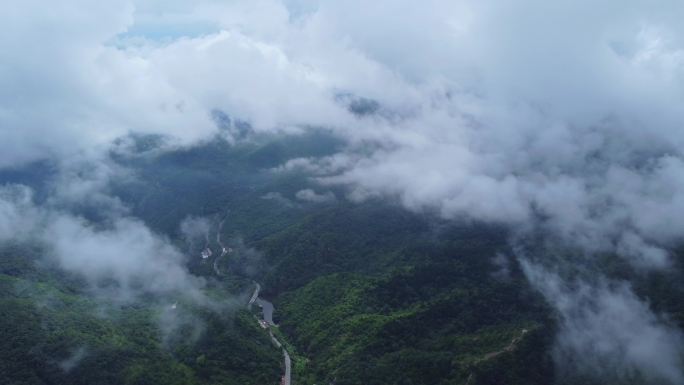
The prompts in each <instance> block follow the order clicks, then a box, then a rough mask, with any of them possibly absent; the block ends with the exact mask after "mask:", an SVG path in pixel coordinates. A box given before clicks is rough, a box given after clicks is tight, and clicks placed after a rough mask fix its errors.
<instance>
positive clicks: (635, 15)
mask: <svg viewBox="0 0 684 385" xmlns="http://www.w3.org/2000/svg"><path fill="white" fill-rule="evenodd" d="M682 18H684V3H682V2H681V1H678V0H662V1H658V2H649V1H638V0H627V1H614V0H610V1H603V2H601V3H600V4H598V3H596V2H589V1H586V0H579V1H576V0H573V1H571V0H567V1H565V0H564V1H556V2H547V1H542V0H523V1H515V2H513V1H499V2H489V1H469V0H462V1H445V0H428V1H421V2H416V1H408V0H398V1H397V0H393V1H390V0H378V1H373V2H370V3H369V2H367V1H360V0H351V1H334V2H333V1H319V0H282V1H279V0H251V1H231V2H219V1H210V0H206V1H199V2H193V3H192V4H189V3H186V2H180V1H172V2H167V1H158V0H146V1H114V0H106V1H101V2H98V3H97V4H96V5H93V4H89V3H88V2H86V1H82V0H68V1H64V2H62V3H61V7H60V8H59V9H58V10H54V9H48V8H46V7H44V6H43V4H38V3H37V2H36V1H35V0H30V1H22V2H19V1H5V2H3V3H2V5H0V150H1V151H0V167H12V166H16V165H19V164H23V163H25V162H28V161H32V160H36V159H40V158H44V157H49V158H52V159H57V160H59V162H60V164H65V165H68V164H70V163H71V162H73V161H74V160H73V159H76V161H79V162H80V161H81V160H82V159H102V157H101V154H103V153H104V152H105V151H107V150H108V148H109V146H110V145H111V142H112V141H113V140H114V139H115V138H118V137H120V136H122V135H126V134H127V133H130V132H135V133H154V134H162V135H167V136H169V137H171V138H174V141H173V142H172V143H175V144H177V145H189V144H193V143H196V142H198V141H202V140H205V139H207V138H209V137H211V136H212V135H214V134H215V133H216V132H215V128H214V125H213V123H212V121H211V119H210V112H211V111H214V110H216V109H219V110H222V111H226V112H227V113H229V114H230V115H231V116H236V117H239V118H240V119H243V120H245V121H248V122H250V124H251V125H252V127H253V128H254V130H255V131H257V132H268V131H285V132H292V133H296V132H300V131H301V130H304V129H306V127H311V126H314V127H316V126H318V127H324V128H327V129H329V130H331V131H332V132H333V133H335V135H337V136H339V137H340V138H342V139H343V140H346V141H347V143H348V147H347V150H346V151H344V152H342V153H339V154H336V155H334V156H331V157H328V158H324V159H296V160H292V161H290V162H288V164H286V165H283V167H284V168H303V169H305V170H307V171H309V172H311V173H313V174H314V175H315V176H316V177H317V178H318V180H319V181H320V182H321V184H323V185H343V186H347V187H348V191H349V193H348V198H349V199H352V200H363V199H367V198H369V197H373V196H390V197H394V198H396V199H398V200H399V201H400V202H401V203H402V204H403V205H404V206H405V207H407V208H408V209H410V210H415V211H430V212H435V213H436V214H438V215H440V216H442V217H445V218H450V219H462V218H466V219H475V220H483V221H492V222H500V223H505V224H510V225H513V226H515V228H517V229H521V231H523V232H534V231H537V230H540V231H542V232H544V233H549V234H553V236H554V237H556V239H559V240H561V241H562V242H564V243H565V246H569V247H571V248H577V249H580V250H582V252H585V253H586V252H588V253H594V252H611V253H617V254H619V255H620V256H622V257H624V258H625V259H626V260H627V261H629V262H630V263H631V264H632V265H633V266H635V267H637V268H646V269H662V268H667V267H668V266H669V265H670V255H669V254H670V250H672V248H673V247H674V246H675V245H677V244H679V243H680V242H681V241H682V234H684V220H682V217H681V215H678V213H680V212H682V211H683V210H684V187H683V186H684V153H682V149H683V148H684V130H682V125H683V124H684V108H682V107H681V106H682V102H684V100H683V99H684V27H682V23H681V22H680V20H681V19H682ZM67 168H68V167H67ZM118 173H119V171H118V170H114V169H108V168H106V167H105V168H99V167H96V168H94V169H93V170H92V172H91V173H90V175H91V178H90V179H91V181H92V183H90V184H85V185H84V186H86V187H88V186H90V187H91V188H93V189H95V190H97V191H103V190H104V193H102V194H100V195H99V196H95V198H96V200H99V203H100V204H105V205H107V207H110V208H111V209H110V211H111V212H113V213H117V214H116V215H117V216H119V217H123V216H125V214H122V208H121V207H118V208H117V203H116V200H115V199H114V200H112V199H109V198H108V195H107V194H106V187H105V186H106V183H104V184H98V183H100V182H97V181H98V180H106V179H107V177H108V175H112V174H118ZM62 175H64V178H66V179H68V178H69V174H68V172H63V173H62ZM67 185H70V186H72V187H71V188H73V189H74V190H68V189H63V190H61V191H59V192H58V194H61V196H62V197H61V198H59V201H61V202H64V201H65V198H64V197H65V196H67V197H68V196H84V197H85V196H88V197H90V196H93V195H91V194H86V192H87V191H89V190H88V189H87V188H84V189H81V188H79V187H75V186H78V185H76V184H73V183H67ZM2 194H5V195H3V199H5V198H6V196H7V194H9V195H12V196H13V197H14V198H12V199H14V200H13V202H14V203H13V204H7V202H6V201H7V199H5V202H3V201H1V200H0V212H2V213H3V214H5V216H6V217H7V218H15V221H14V222H12V223H16V225H17V226H20V227H21V226H24V218H23V217H22V215H25V214H24V213H27V214H26V215H33V214H31V213H33V212H38V211H40V210H41V209H40V208H37V207H34V206H32V205H31V204H30V203H26V202H30V199H28V198H26V194H23V195H22V194H21V193H18V192H17V190H16V188H13V189H11V190H7V191H4V192H3V193H2ZM298 198H299V199H304V200H321V198H324V197H321V196H320V195H318V194H316V193H312V192H309V191H307V190H304V191H302V192H300V194H298ZM55 199H57V198H55ZM325 199H327V198H325ZM67 200H68V199H67ZM93 204H95V203H93ZM65 205H67V206H68V205H69V204H68V203H65ZM21 210H23V211H21ZM123 211H125V210H123ZM17 213H19V214H17ZM122 221H123V222H121V223H116V222H115V223H113V224H112V226H113V227H112V229H113V230H108V231H105V232H97V231H95V230H92V229H90V230H89V229H88V228H87V226H85V228H84V229H82V228H83V227H84V226H83V223H80V222H79V220H78V219H77V218H72V219H70V220H69V221H67V224H68V225H69V226H65V227H66V228H69V227H71V228H72V229H73V231H72V233H69V234H65V235H66V236H67V237H68V236H73V235H75V234H81V233H84V232H85V233H86V234H87V235H89V236H93V237H94V239H95V240H97V242H98V243H104V244H107V243H116V242H117V241H118V240H121V239H122V240H129V238H127V237H128V235H127V234H128V229H130V228H131V227H132V228H136V226H139V224H136V223H137V222H135V220H132V221H129V220H123V219H122ZM3 226H4V227H3ZM112 231H113V232H114V233H112ZM8 232H9V230H8V226H7V225H3V222H1V221H0V237H3V236H5V235H3V234H6V233H8ZM143 244H146V245H148V246H147V247H148V248H149V249H150V250H147V251H151V249H154V248H157V247H159V246H160V245H159V244H158V243H157V241H155V240H154V237H153V236H152V235H150V238H149V239H147V240H145V242H143ZM86 246H87V245H85V246H83V247H86ZM64 250H65V252H67V253H68V252H70V250H67V249H64ZM79 250H80V249H79ZM79 250H75V251H79ZM71 251H74V250H71ZM147 251H143V253H144V254H147ZM153 265H154V263H153ZM153 270H154V269H153ZM542 275H543V274H542ZM529 276H530V278H531V279H532V280H536V281H538V282H536V284H538V286H539V287H540V288H544V284H543V282H544V279H542V277H541V275H540V274H529ZM596 290H599V291H600V292H601V293H604V292H606V291H605V290H603V289H602V288H596ZM558 293H559V295H558V296H554V297H553V298H550V302H552V303H554V304H557V305H559V304H560V303H561V302H559V301H557V300H555V298H556V297H558V298H561V297H562V298H567V300H568V301H573V302H577V303H580V304H581V303H583V301H582V298H576V297H573V296H572V295H570V293H565V292H564V291H559V292H558ZM606 293H608V294H606V295H605V296H604V297H601V295H599V297H600V298H608V299H609V300H607V302H609V303H611V304H616V303H620V302H622V303H629V306H626V307H624V309H626V311H628V312H630V314H634V316H635V317H638V319H641V320H648V317H649V315H648V308H647V307H644V306H642V305H641V304H640V303H639V300H638V299H636V298H635V297H631V294H629V293H628V292H625V291H624V290H622V291H620V290H618V291H614V292H606ZM623 300H624V301H623ZM559 312H560V313H561V314H562V315H563V314H565V313H564V310H563V308H562V307H561V306H560V305H559ZM572 314H579V316H580V317H579V318H578V320H577V322H579V324H581V322H582V320H586V319H589V318H592V317H593V318H601V317H603V315H601V314H596V315H595V316H594V315H591V313H586V314H584V313H582V312H581V311H579V312H572ZM573 322H574V321H573ZM573 322H566V324H565V325H566V326H567V327H568V330H572V327H573V325H576V324H577V323H573ZM644 322H646V321H644ZM642 323H643V322H642ZM646 324H648V325H650V326H649V327H650V328H651V329H653V328H655V329H658V328H660V327H661V326H659V324H658V323H654V322H650V321H648V322H646ZM649 330H650V329H649ZM659 330H660V331H657V332H654V333H653V334H652V335H653V336H654V338H655V340H658V341H660V340H661V338H660V337H659V336H662V335H664V334H659V333H665V335H667V334H669V333H670V331H669V330H668V329H662V328H661V329H659ZM611 338H612V339H613V340H614V341H621V340H622V337H621V335H614V336H613V337H611ZM585 341H588V342H587V343H589V342H590V341H589V340H587V339H585ZM561 342H562V341H561ZM616 343H617V342H616ZM618 346H622V345H619V343H618ZM570 350H575V351H581V349H570ZM637 356H638V355H634V356H629V357H627V358H625V359H624V360H622V363H623V364H624V365H627V366H632V367H644V366H648V365H650V364H649V363H648V362H647V361H644V360H642V359H637V358H638V357H637ZM673 365H674V364H673ZM670 366H672V365H670ZM672 370H675V369H672ZM676 370H677V371H678V373H679V374H673V373H674V372H672V373H670V374H668V375H665V374H663V376H664V377H666V378H669V379H670V380H672V381H675V380H677V379H678V378H681V368H679V369H676ZM661 372H663V371H661ZM663 373H664V372H663ZM678 375H679V376H680V377H677V376H678Z"/></svg>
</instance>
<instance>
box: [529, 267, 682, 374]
mask: <svg viewBox="0 0 684 385" xmlns="http://www.w3.org/2000/svg"><path fill="white" fill-rule="evenodd" d="M522 266H523V271H524V272H525V274H526V275H527V276H528V278H529V279H530V281H531V282H533V283H534V285H535V286H536V287H537V288H538V289H539V290H540V292H541V293H542V294H543V295H544V296H545V297H546V299H547V300H548V301H549V302H550V303H551V304H553V305H554V307H555V308H556V310H557V311H558V313H559V317H560V334H559V335H558V337H557V341H558V343H557V345H556V347H555V351H554V354H555V355H556V361H557V362H560V363H563V364H562V365H559V367H560V369H561V374H560V375H561V376H570V377H575V378H577V377H580V378H581V377H582V376H583V375H584V376H586V375H587V374H589V375H598V376H599V377H603V378H604V380H605V381H606V382H616V381H620V382H622V381H634V380H636V381H637V382H643V381H644V380H645V381H647V382H648V383H659V384H681V383H682V382H684V371H683V369H682V357H683V355H682V354H684V350H683V348H682V346H684V335H682V332H681V331H680V330H679V329H677V328H676V327H674V326H672V325H670V324H669V323H668V322H667V321H666V320H664V319H663V318H661V317H658V316H656V315H654V314H653V313H652V312H651V310H650V309H649V307H648V304H646V303H644V302H642V301H641V300H640V299H639V298H638V297H637V296H636V295H635V294H634V293H633V291H632V289H631V288H630V287H629V286H628V285H626V284H624V283H610V282H605V281H602V282H599V283H598V284H596V283H588V282H585V281H581V280H578V281H573V282H570V283H568V281H567V280H564V279H562V278H561V277H560V276H559V275H557V274H555V273H553V272H550V271H548V270H544V269H543V268H541V267H540V266H538V265H534V264H531V263H529V262H526V261H523V263H522Z"/></svg>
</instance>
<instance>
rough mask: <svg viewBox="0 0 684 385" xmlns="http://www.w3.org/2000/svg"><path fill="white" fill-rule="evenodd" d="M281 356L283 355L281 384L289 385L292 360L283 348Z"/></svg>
mask: <svg viewBox="0 0 684 385" xmlns="http://www.w3.org/2000/svg"><path fill="white" fill-rule="evenodd" d="M283 356H284V357H285V378H284V379H283V385H290V382H292V373H291V372H292V361H291V360H290V355H289V354H288V353H287V350H285V349H283Z"/></svg>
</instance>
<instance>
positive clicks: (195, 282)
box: [0, 185, 207, 304]
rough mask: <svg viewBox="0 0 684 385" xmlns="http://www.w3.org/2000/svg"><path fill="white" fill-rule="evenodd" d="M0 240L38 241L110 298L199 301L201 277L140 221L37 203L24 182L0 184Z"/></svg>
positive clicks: (49, 257) (59, 263) (65, 266)
mask: <svg viewBox="0 0 684 385" xmlns="http://www.w3.org/2000/svg"><path fill="white" fill-rule="evenodd" d="M0 209H1V210H2V212H3V214H6V215H3V216H2V220H1V221H0V241H8V240H12V241H20V242H26V243H35V244H37V245H39V246H43V247H44V249H45V254H46V258H47V260H48V261H52V262H54V263H56V264H57V266H58V267H59V268H61V269H63V270H65V271H68V272H71V273H74V274H76V275H78V276H80V277H82V278H83V279H84V280H85V281H86V282H88V284H89V287H90V289H92V290H93V292H94V293H96V294H100V295H104V296H105V297H106V298H109V299H112V300H116V301H123V302H127V301H131V300H135V299H138V298H139V297H140V296H141V295H144V294H152V295H156V296H159V297H174V298H177V297H181V298H188V299H191V300H193V301H196V302H197V303H200V304H206V303H207V300H206V298H205V297H204V294H203V293H202V288H203V287H204V285H205V282H204V280H203V279H202V278H199V277H196V276H193V275H191V274H190V273H189V272H188V271H187V270H186V268H185V256H184V255H183V254H182V253H181V252H180V251H179V250H177V249H176V248H175V247H174V246H173V245H172V244H171V242H170V241H169V239H167V238H166V237H165V236H162V235H159V234H156V233H154V232H153V231H151V230H150V229H149V228H148V227H147V226H146V225H145V224H144V223H143V222H142V221H140V220H137V219H135V218H131V217H126V216H114V217H110V218H108V219H107V220H106V221H102V222H97V223H95V222H91V221H88V220H86V219H85V218H83V217H81V216H76V215H74V214H71V213H69V212H68V211H63V210H60V209H58V208H54V207H52V206H49V205H44V206H37V205H36V204H35V203H34V202H33V198H32V192H31V190H30V189H29V188H28V187H26V186H21V185H9V186H3V187H2V188H0Z"/></svg>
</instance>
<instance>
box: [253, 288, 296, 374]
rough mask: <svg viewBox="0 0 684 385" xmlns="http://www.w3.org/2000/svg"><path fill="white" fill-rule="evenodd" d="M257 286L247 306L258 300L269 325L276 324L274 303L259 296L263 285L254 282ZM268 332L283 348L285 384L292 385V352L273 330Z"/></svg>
mask: <svg viewBox="0 0 684 385" xmlns="http://www.w3.org/2000/svg"><path fill="white" fill-rule="evenodd" d="M254 284H255V288H254V293H253V294H252V298H250V299H249V303H248V304H247V307H248V308H249V309H251V308H252V304H254V302H256V303H257V304H258V305H259V306H260V307H261V314H262V317H263V319H264V321H266V323H268V325H269V326H276V324H275V323H273V311H274V310H275V308H274V307H273V304H272V303H270V302H269V301H266V300H265V299H262V298H259V292H260V291H261V285H259V284H258V283H257V282H254ZM268 334H269V335H270V336H271V340H272V341H273V343H274V344H275V346H277V347H278V348H279V349H282V350H283V359H284V361H285V373H284V374H283V382H282V384H283V385H291V382H292V360H291V359H290V354H289V353H288V352H287V350H286V349H285V347H284V346H283V344H282V343H280V341H278V339H277V338H276V337H275V335H273V331H272V330H270V329H269V330H268Z"/></svg>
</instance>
